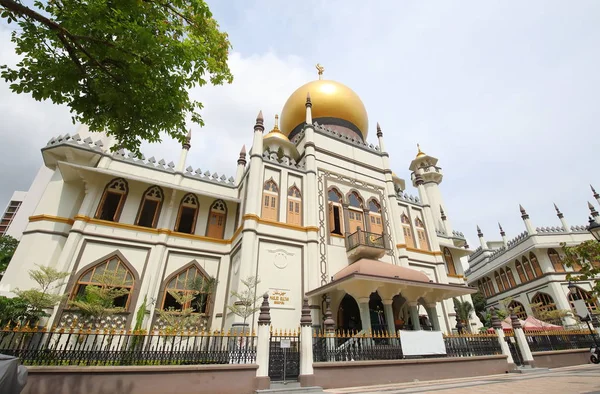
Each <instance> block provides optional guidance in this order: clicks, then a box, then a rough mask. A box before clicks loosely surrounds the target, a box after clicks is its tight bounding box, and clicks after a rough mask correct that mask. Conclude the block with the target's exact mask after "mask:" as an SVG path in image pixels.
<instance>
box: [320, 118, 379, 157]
mask: <svg viewBox="0 0 600 394" xmlns="http://www.w3.org/2000/svg"><path fill="white" fill-rule="evenodd" d="M313 126H314V128H315V131H320V132H321V133H323V134H326V135H329V136H332V137H336V138H337V139H339V140H342V141H345V142H349V143H351V144H352V145H355V146H358V147H359V148H363V149H367V150H370V151H374V152H377V153H381V152H380V151H379V146H377V145H373V144H367V143H365V142H364V141H362V140H360V139H359V138H353V137H351V136H349V135H346V134H342V133H340V132H339V131H336V130H333V129H331V128H329V127H326V126H322V125H320V124H318V123H317V122H314V123H313Z"/></svg>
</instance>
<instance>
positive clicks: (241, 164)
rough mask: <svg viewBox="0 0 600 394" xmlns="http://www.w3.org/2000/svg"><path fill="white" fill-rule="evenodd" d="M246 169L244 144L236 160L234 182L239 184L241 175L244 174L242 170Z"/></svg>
mask: <svg viewBox="0 0 600 394" xmlns="http://www.w3.org/2000/svg"><path fill="white" fill-rule="evenodd" d="M245 169H246V145H242V150H240V157H239V158H238V161H237V171H236V173H235V184H236V185H239V184H240V182H241V181H242V176H244V170H245Z"/></svg>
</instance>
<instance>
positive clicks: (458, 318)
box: [454, 307, 463, 334]
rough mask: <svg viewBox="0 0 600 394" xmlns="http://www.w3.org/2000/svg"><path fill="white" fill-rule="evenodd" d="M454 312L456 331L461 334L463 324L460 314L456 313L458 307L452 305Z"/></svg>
mask: <svg viewBox="0 0 600 394" xmlns="http://www.w3.org/2000/svg"><path fill="white" fill-rule="evenodd" d="M454 314H455V317H456V331H458V333H459V334H462V332H463V324H462V321H460V316H459V315H458V308H457V307H454Z"/></svg>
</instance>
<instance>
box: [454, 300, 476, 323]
mask: <svg viewBox="0 0 600 394" xmlns="http://www.w3.org/2000/svg"><path fill="white" fill-rule="evenodd" d="M452 300H453V301H454V309H455V310H456V314H457V316H456V318H457V319H460V321H461V323H462V324H463V326H464V327H465V328H466V329H467V331H471V324H470V323H469V320H470V319H471V315H472V314H473V305H471V303H470V302H469V301H460V300H459V299H458V298H453V299H452Z"/></svg>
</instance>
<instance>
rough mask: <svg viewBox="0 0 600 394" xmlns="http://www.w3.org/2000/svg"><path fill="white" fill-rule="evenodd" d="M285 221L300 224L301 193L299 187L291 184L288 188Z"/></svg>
mask: <svg viewBox="0 0 600 394" xmlns="http://www.w3.org/2000/svg"><path fill="white" fill-rule="evenodd" d="M287 205H288V207H287V208H288V210H287V222H288V224H293V225H296V226H301V225H302V194H301V193H300V189H298V187H296V185H293V186H292V187H290V188H289V189H288V204H287Z"/></svg>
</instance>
